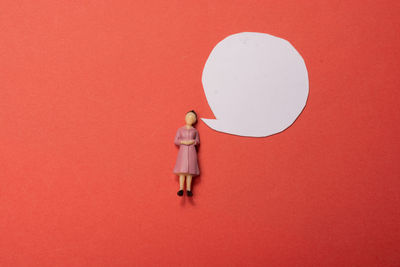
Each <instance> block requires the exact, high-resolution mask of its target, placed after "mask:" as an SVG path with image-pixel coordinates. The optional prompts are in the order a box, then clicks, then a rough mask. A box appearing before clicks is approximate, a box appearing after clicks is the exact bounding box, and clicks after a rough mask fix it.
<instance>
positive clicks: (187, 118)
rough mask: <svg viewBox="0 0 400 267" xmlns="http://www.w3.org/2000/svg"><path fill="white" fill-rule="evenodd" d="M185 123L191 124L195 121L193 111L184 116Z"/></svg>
mask: <svg viewBox="0 0 400 267" xmlns="http://www.w3.org/2000/svg"><path fill="white" fill-rule="evenodd" d="M185 121H186V124H188V125H193V124H194V123H195V122H196V115H195V114H194V113H193V112H189V113H187V114H186V116H185Z"/></svg>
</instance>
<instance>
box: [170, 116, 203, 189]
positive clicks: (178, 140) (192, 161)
mask: <svg viewBox="0 0 400 267" xmlns="http://www.w3.org/2000/svg"><path fill="white" fill-rule="evenodd" d="M185 121H186V125H185V126H182V127H180V128H179V129H178V131H177V132H176V136H175V140H174V143H175V145H177V146H179V152H178V157H177V159H176V164H175V167H174V173H175V174H176V175H179V191H178V193H177V194H178V196H183V188H184V184H185V176H186V194H187V195H188V196H189V197H191V196H193V192H192V191H191V184H192V177H195V176H198V175H199V174H200V170H199V165H198V162H197V150H196V145H198V144H200V139H199V132H198V131H197V130H196V128H194V127H193V125H194V124H195V123H196V121H197V114H196V112H195V111H194V110H191V111H189V112H187V113H186V116H185Z"/></svg>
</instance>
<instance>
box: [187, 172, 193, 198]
mask: <svg viewBox="0 0 400 267" xmlns="http://www.w3.org/2000/svg"><path fill="white" fill-rule="evenodd" d="M191 185H192V175H187V176H186V193H187V195H188V196H189V197H191V196H193V193H192V190H191Z"/></svg>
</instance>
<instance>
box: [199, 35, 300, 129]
mask: <svg viewBox="0 0 400 267" xmlns="http://www.w3.org/2000/svg"><path fill="white" fill-rule="evenodd" d="M202 83H203V87H204V92H205V94H206V97H207V101H208V104H209V105H210V108H211V110H212V111H213V113H214V116H215V118H216V119H205V118H202V120H203V121H204V122H205V123H206V124H207V125H208V126H209V127H211V128H212V129H214V130H216V131H220V132H224V133H229V134H234V135H240V136H252V137H265V136H269V135H273V134H276V133H279V132H281V131H283V130H285V129H286V128H288V127H289V126H290V125H292V124H293V122H294V121H295V120H296V118H297V117H298V116H299V115H300V113H301V111H302V110H303V108H304V107H305V105H306V102H307V97H308V73H307V68H306V65H305V63H304V60H303V58H302V57H301V55H300V54H299V53H298V52H297V51H296V49H295V48H294V47H293V46H292V45H291V44H290V43H289V42H288V41H286V40H284V39H282V38H278V37H275V36H272V35H269V34H266V33H256V32H243V33H237V34H233V35H230V36H228V37H227V38H225V39H224V40H222V41H221V42H219V43H218V44H217V45H216V46H215V47H214V49H213V50H212V51H211V54H210V55H209V57H208V59H207V62H206V64H205V66H204V69H203V75H202Z"/></svg>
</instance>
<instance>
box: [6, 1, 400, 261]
mask: <svg viewBox="0 0 400 267" xmlns="http://www.w3.org/2000/svg"><path fill="white" fill-rule="evenodd" d="M399 11H400V5H399V4H398V1H316V0H313V1H285V0H283V1H152V0H147V1H98V0H97V1H49V0H40V1H9V0H6V1H1V2H0V164H1V165H0V236H1V237H0V265H1V266H399V265H400V251H399V242H400V229H399V225H400V213H399V204H400V198H399V188H400V180H399V177H400V167H399V164H398V163H399V159H400V156H399V155H400V153H399V152H400V141H399V133H400V131H399V130H400V127H399V124H398V122H399V119H400V111H399V107H398V105H399V96H400V91H399V85H400V82H399V74H400V73H399V59H400V55H399V44H400V39H399V36H400V35H399V32H400V31H399V30H400V26H399V25H400V23H399V22H400V21H399V16H398V14H399ZM244 31H253V32H264V33H268V34H272V35H275V36H278V37H282V38H284V39H286V40H288V41H290V42H291V44H293V46H294V47H295V48H296V49H297V50H298V51H299V53H300V54H301V55H302V56H303V58H304V60H305V62H306V65H307V68H308V72H309V79H310V94H309V98H308V103H307V106H306V108H305V109H304V111H303V113H302V114H301V115H300V117H299V118H298V120H297V121H296V122H295V123H294V124H293V125H292V126H291V127H290V128H288V129H287V130H286V131H284V132H282V133H280V134H277V135H274V136H271V137H269V138H246V137H239V136H233V135H229V134H223V133H219V132H215V131H213V130H211V129H210V128H208V127H207V126H206V125H204V123H202V122H201V121H200V122H199V124H198V125H197V129H198V130H199V133H200V141H201V145H200V149H199V164H200V171H201V176H200V177H199V178H198V179H196V180H195V182H194V187H193V192H194V197H193V199H188V198H187V197H184V198H178V197H177V196H176V191H177V190H178V181H177V177H176V176H175V175H174V174H173V173H172V169H173V166H174V164H175V159H176V156H177V152H178V149H177V147H176V146H175V145H174V143H173V139H174V136H175V133H176V130H177V128H178V127H180V126H183V124H184V115H185V113H186V112H187V111H188V110H191V109H195V110H196V111H197V112H198V114H199V116H200V117H203V118H213V114H212V112H211V110H210V108H209V107H208V104H207V100H206V99H205V95H204V92H203V89H202V84H201V73H202V69H203V66H204V63H205V61H206V59H207V57H208V55H209V53H210V52H211V50H212V48H213V47H214V46H215V45H216V44H217V43H218V42H219V41H221V40H222V39H223V38H225V37H226V36H228V35H230V34H233V33H238V32H244ZM260 123H262V122H260Z"/></svg>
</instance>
